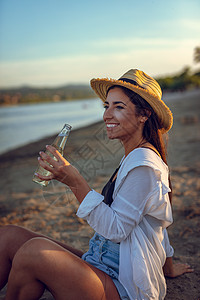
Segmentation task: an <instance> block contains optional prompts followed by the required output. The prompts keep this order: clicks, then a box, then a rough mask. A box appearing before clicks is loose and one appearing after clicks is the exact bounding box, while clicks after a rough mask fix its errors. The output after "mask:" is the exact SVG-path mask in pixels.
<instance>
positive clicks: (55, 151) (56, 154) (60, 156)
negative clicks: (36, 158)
mask: <svg viewBox="0 0 200 300" xmlns="http://www.w3.org/2000/svg"><path fill="white" fill-rule="evenodd" d="M46 149H47V151H49V152H50V153H51V154H53V156H55V157H56V159H57V160H59V159H62V155H61V154H60V152H59V151H58V150H57V149H56V148H55V147H53V146H52V145H46Z"/></svg>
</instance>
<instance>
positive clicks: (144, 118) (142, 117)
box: [140, 116, 148, 124]
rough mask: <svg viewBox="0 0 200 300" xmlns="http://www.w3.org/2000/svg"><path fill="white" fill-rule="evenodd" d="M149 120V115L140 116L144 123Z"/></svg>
mask: <svg viewBox="0 0 200 300" xmlns="http://www.w3.org/2000/svg"><path fill="white" fill-rule="evenodd" d="M147 120H148V117H147V116H141V118H140V122H141V123H143V124H144V123H145V122H146V121H147Z"/></svg>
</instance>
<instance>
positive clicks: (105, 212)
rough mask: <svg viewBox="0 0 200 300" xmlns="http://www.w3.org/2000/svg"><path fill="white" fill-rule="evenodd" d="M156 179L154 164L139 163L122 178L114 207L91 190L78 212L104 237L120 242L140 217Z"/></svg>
mask: <svg viewBox="0 0 200 300" xmlns="http://www.w3.org/2000/svg"><path fill="white" fill-rule="evenodd" d="M156 182H157V180H156V175H155V173H154V170H153V169H152V168H149V167H137V168H135V169H133V170H131V171H130V172H129V173H128V175H127V176H126V177H125V178H123V184H122V185H121V187H120V189H119V190H118V192H117V194H116V196H115V199H114V201H113V203H112V205H111V207H109V206H108V205H106V204H105V203H104V202H102V201H103V199H104V198H103V196H102V195H100V194H98V193H96V192H95V191H92V192H90V193H89V194H88V195H87V196H86V197H85V199H84V200H83V202H82V203H81V205H80V206H79V209H78V212H77V215H78V216H79V217H81V218H84V219H86V220H87V222H88V224H89V225H90V226H91V227H92V228H93V229H94V230H95V231H97V232H98V233H100V234H101V235H103V236H104V237H105V238H108V239H110V240H112V241H113V242H116V243H119V242H121V241H122V240H124V239H125V238H126V237H127V236H128V235H129V234H130V232H131V231H132V230H133V228H134V227H135V226H136V225H137V224H138V223H139V222H140V221H141V219H142V216H143V213H144V210H145V206H146V203H147V202H149V201H148V200H149V195H150V194H152V192H154V191H155V190H156ZM155 192H156V193H157V191H155Z"/></svg>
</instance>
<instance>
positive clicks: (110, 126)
mask: <svg viewBox="0 0 200 300" xmlns="http://www.w3.org/2000/svg"><path fill="white" fill-rule="evenodd" d="M116 126H117V125H116V124H107V127H108V128H112V127H116Z"/></svg>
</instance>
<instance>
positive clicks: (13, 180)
mask: <svg viewBox="0 0 200 300" xmlns="http://www.w3.org/2000/svg"><path fill="white" fill-rule="evenodd" d="M167 104H168V105H169V107H170V108H171V110H172V112H173V115H174V125H173V127H172V129H171V130H170V133H169V145H168V163H169V168H170V172H171V180H172V185H173V218H174V223H173V224H172V225H171V226H170V227H169V229H168V232H169V238H170V241H171V244H172V246H173V247H174V249H175V254H174V260H175V262H185V263H186V262H187V263H189V264H190V265H191V266H192V267H193V268H194V269H195V271H194V273H190V274H184V275H183V276H181V277H178V278H175V279H167V296H166V298H165V299H166V300H171V299H183V300H187V299H190V298H191V296H193V297H192V299H195V300H197V299H198V297H199V295H200V287H199V277H200V250H199V244H200V234H199V228H200V220H199V216H200V159H199V148H200V94H198V93H197V95H193V96H192V97H191V98H188V96H184V97H183V99H182V101H170V102H168V103H167ZM105 133H106V131H105V126H104V124H103V121H100V122H97V123H95V124H91V125H89V126H86V127H84V128H79V129H75V130H73V131H72V132H71V134H70V136H69V140H68V142H67V144H66V148H65V151H64V157H66V158H67V159H69V161H70V162H71V163H72V164H74V166H75V167H77V168H78V169H79V171H80V172H81V173H82V174H83V176H84V177H85V178H86V180H87V181H88V182H89V184H90V185H91V187H92V188H94V189H95V190H97V191H98V192H100V191H101V189H102V187H103V185H104V184H105V182H106V181H107V180H108V179H109V177H110V174H111V173H112V172H113V170H114V169H115V168H116V167H117V166H118V164H119V161H120V160H121V157H122V156H123V149H122V148H121V145H120V143H118V142H116V141H109V140H107V139H106V134H105ZM53 139H54V136H50V137H46V138H44V139H40V140H38V141H36V142H33V143H30V144H27V145H25V146H22V147H19V148H17V149H14V150H12V151H9V152H7V153H5V154H2V155H0V169H1V172H0V182H1V183H0V184H1V188H0V226H1V225H6V224H16V225H20V226H25V227H27V228H29V229H31V230H34V231H37V232H41V233H43V234H46V235H49V236H52V237H54V238H56V239H58V240H61V241H63V242H66V243H69V244H71V245H72V246H74V247H77V248H80V249H82V250H83V251H86V250H87V248H88V241H89V239H90V237H91V236H92V234H93V230H92V229H91V228H90V227H89V226H88V225H87V224H86V222H85V221H83V220H82V219H79V218H77V217H76V210H77V208H78V204H77V201H76V199H74V197H73V196H72V194H71V193H70V191H69V190H68V189H67V188H66V187H65V186H63V185H60V184H55V185H54V186H52V185H51V184H50V185H49V186H48V188H47V189H42V188H40V187H39V185H37V184H35V183H33V182H32V180H31V179H32V175H33V173H34V171H35V169H36V167H37V156H38V152H39V151H40V150H42V149H44V147H45V145H46V144H50V143H51V141H52V140H53ZM3 295H5V289H4V291H1V292H0V299H3V298H2V297H3ZM41 299H47V300H50V299H52V297H50V296H49V294H48V293H46V294H45V295H44V296H43V297H42V298H41Z"/></svg>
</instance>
